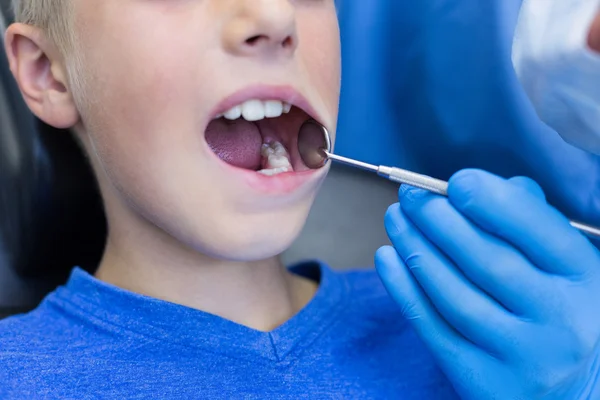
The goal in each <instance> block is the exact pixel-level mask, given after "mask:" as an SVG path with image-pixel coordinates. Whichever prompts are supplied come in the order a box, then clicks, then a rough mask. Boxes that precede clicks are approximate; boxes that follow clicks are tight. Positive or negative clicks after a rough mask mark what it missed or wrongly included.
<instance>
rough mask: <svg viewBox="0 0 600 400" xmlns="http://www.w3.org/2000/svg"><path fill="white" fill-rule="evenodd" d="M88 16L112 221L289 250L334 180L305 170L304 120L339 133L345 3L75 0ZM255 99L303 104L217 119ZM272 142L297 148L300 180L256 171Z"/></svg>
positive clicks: (201, 240) (83, 19) (87, 89)
mask: <svg viewBox="0 0 600 400" xmlns="http://www.w3.org/2000/svg"><path fill="white" fill-rule="evenodd" d="M75 20H76V21H77V22H76V34H77V37H78V40H79V41H78V46H77V47H78V48H79V51H80V53H81V59H82V68H81V72H82V74H83V76H82V78H83V79H82V82H84V83H83V84H82V88H83V93H79V95H78V96H77V97H78V98H79V99H85V100H84V101H78V102H77V103H78V109H79V112H80V114H81V120H82V126H83V127H84V129H83V130H82V132H81V134H82V137H83V142H84V144H85V146H86V147H87V150H88V152H89V153H90V155H91V159H92V163H93V164H94V166H95V169H96V171H97V172H98V175H99V180H100V184H101V187H102V190H103V194H104V197H105V201H106V203H107V213H108V215H109V221H110V223H111V224H112V225H115V224H116V225H118V224H119V223H121V222H120V221H119V218H116V217H115V216H116V215H119V213H120V212H122V211H123V210H126V212H129V213H134V214H135V215H141V216H142V217H143V218H145V219H147V220H149V221H150V222H151V224H153V225H156V226H158V227H160V228H162V229H164V230H165V231H167V232H168V233H169V234H171V235H173V236H174V237H175V238H177V239H178V240H179V241H181V242H183V243H185V244H186V245H189V246H191V247H193V248H194V249H196V250H198V251H200V252H202V253H204V254H207V255H209V256H212V257H216V258H223V259H230V260H257V259H262V258H266V257H271V256H273V255H276V254H278V253H280V252H282V251H283V250H285V249H286V248H287V247H288V246H289V245H290V243H291V242H292V241H293V240H294V238H295V237H296V235H297V234H298V232H299V231H300V229H301V228H302V226H303V224H304V222H305V219H306V216H307V214H308V211H309V208H310V206H311V204H312V201H313V198H314V196H315V194H316V191H317V189H318V186H319V184H320V183H321V181H322V180H323V178H324V176H325V173H326V171H325V169H323V170H320V171H304V172H299V171H301V170H303V169H305V168H303V165H302V163H301V162H300V161H299V159H298V157H297V154H295V150H296V147H295V146H296V145H295V138H296V135H297V133H298V129H299V127H300V124H301V123H302V122H304V121H305V120H307V119H308V118H309V115H310V117H313V118H315V119H317V120H318V121H319V122H321V123H322V124H323V125H325V126H326V127H327V128H329V130H330V131H331V132H334V131H335V123H336V118H337V106H338V96H339V82H340V65H339V64H340V49H339V32H338V26H337V17H336V11H335V7H334V0H88V1H77V2H75ZM232 96H233V97H232ZM251 99H259V100H284V101H288V102H291V103H292V104H294V105H295V106H296V107H294V109H292V111H291V112H290V113H289V114H285V113H284V114H282V116H281V117H279V118H272V119H267V120H263V121H259V122H256V123H250V122H245V121H243V120H239V121H237V122H236V123H226V122H225V120H221V121H218V122H212V123H211V121H213V120H214V119H215V117H217V115H218V114H222V113H224V112H225V111H226V110H227V109H230V108H232V107H233V106H235V105H237V104H241V103H243V102H245V101H246V100H251ZM302 99H304V100H302ZM274 104H275V106H274V108H275V111H274V112H275V113H276V114H278V113H281V111H277V108H278V107H277V105H276V103H274ZM250 111H252V110H251V109H250ZM255 111H256V110H255ZM259 114H260V111H259ZM249 119H252V118H249ZM209 124H211V127H210V129H209V130H208V131H209V132H212V133H209V135H206V132H207V127H208V125H209ZM207 136H210V138H209V139H210V140H209V139H207ZM267 136H268V137H270V138H274V139H278V140H279V141H281V142H283V143H284V145H285V146H286V147H287V150H288V151H289V152H290V153H291V160H290V161H291V164H292V165H293V166H294V169H295V170H296V172H293V173H287V174H281V175H276V176H272V177H268V176H265V175H262V174H259V173H258V172H256V170H257V169H260V168H258V167H257V166H256V163H257V162H258V163H260V161H261V160H260V156H259V155H258V154H259V152H260V145H261V144H262V142H264V140H266V139H265V138H266V137H267ZM209 141H210V142H211V143H210V145H209V143H208V142H209ZM211 147H212V148H215V149H218V153H219V154H221V157H222V158H227V157H230V158H229V161H230V162H233V163H237V165H244V166H245V167H246V168H251V169H242V168H238V167H234V166H232V165H230V164H228V163H226V162H225V161H223V160H222V159H220V158H219V157H218V156H217V155H216V152H215V151H212V150H211ZM257 152H258V153H257ZM112 208H116V209H121V211H119V212H114V210H112ZM111 216H112V217H111Z"/></svg>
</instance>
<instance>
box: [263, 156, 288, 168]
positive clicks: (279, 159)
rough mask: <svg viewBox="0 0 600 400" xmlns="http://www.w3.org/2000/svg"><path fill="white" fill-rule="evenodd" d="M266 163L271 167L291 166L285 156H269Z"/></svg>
mask: <svg viewBox="0 0 600 400" xmlns="http://www.w3.org/2000/svg"><path fill="white" fill-rule="evenodd" d="M267 165H268V166H269V167H271V168H283V167H291V166H292V164H290V160H289V159H288V158H287V157H286V156H270V157H269V160H268V162H267Z"/></svg>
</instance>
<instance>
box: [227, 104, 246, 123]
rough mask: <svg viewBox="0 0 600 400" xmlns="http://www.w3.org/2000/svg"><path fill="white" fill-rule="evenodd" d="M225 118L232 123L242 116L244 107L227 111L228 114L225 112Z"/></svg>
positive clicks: (236, 107)
mask: <svg viewBox="0 0 600 400" xmlns="http://www.w3.org/2000/svg"><path fill="white" fill-rule="evenodd" d="M223 116H224V117H225V118H227V119H230V120H232V121H233V120H234V119H238V118H239V117H241V116H242V106H235V107H232V108H231V109H230V110H227V112H225V114H223Z"/></svg>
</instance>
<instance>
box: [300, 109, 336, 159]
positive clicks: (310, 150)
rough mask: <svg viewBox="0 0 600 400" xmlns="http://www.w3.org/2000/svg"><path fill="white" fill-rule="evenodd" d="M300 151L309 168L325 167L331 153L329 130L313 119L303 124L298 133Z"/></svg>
mask: <svg viewBox="0 0 600 400" xmlns="http://www.w3.org/2000/svg"><path fill="white" fill-rule="evenodd" d="M298 151H299V152H300V157H301V158H302V161H304V164H305V165H306V166H307V167H308V168H310V169H319V168H321V167H323V166H324V165H325V164H326V163H327V159H328V153H329V152H330V151H331V137H330V136H329V132H328V131H327V129H326V128H325V127H324V126H323V125H321V124H319V123H318V122H317V121H315V120H313V119H310V120H308V121H306V122H305V123H304V124H302V126H301V127H300V132H299V133H298Z"/></svg>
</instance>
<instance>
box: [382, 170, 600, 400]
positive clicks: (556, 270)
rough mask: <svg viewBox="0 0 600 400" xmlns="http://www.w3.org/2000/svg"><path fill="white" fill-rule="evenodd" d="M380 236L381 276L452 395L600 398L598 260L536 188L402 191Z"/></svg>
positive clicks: (464, 178)
mask: <svg viewBox="0 0 600 400" xmlns="http://www.w3.org/2000/svg"><path fill="white" fill-rule="evenodd" d="M385 226H386V229H387V231H388V234H389V237H390V239H391V240H392V242H393V244H394V246H395V249H394V248H393V247H385V248H382V249H380V250H379V251H378V253H377V255H376V265H377V269H378V271H379V274H380V276H381V278H382V279H383V281H384V283H385V285H386V287H387V289H388V291H389V293H390V294H391V295H392V297H393V298H394V299H395V300H396V302H397V303H398V304H399V305H400V307H401V309H402V313H403V314H404V316H405V317H406V318H407V319H408V320H409V321H410V323H411V324H412V326H413V327H414V328H415V330H416V332H417V333H418V334H419V336H420V337H421V338H422V339H423V340H424V342H425V343H426V344H427V346H428V347H429V349H431V351H432V352H433V354H434V355H435V357H436V358H437V360H438V362H439V365H440V367H441V368H442V369H443V370H444V371H445V373H446V374H447V376H448V378H449V379H450V381H452V382H453V384H454V386H455V389H456V390H457V392H458V393H459V395H461V396H462V397H463V398H465V399H474V400H475V399H477V400H481V399H502V400H508V399H556V400H579V399H599V398H600V381H599V376H598V371H599V368H600V359H599V358H598V355H599V351H598V343H599V339H600V253H599V252H598V250H597V249H596V248H595V247H594V246H592V245H591V244H590V242H589V241H588V240H587V238H586V237H584V236H583V235H582V234H580V233H579V232H578V231H577V230H575V229H574V228H572V227H571V226H570V225H569V222H568V220H567V219H566V218H565V217H564V216H563V215H562V214H560V213H559V212H557V211H556V210H555V209H554V208H552V207H550V206H548V205H547V203H546V201H545V199H544V194H543V192H542V190H541V189H540V187H539V186H538V185H537V184H536V183H535V182H534V181H532V180H529V179H526V178H513V179H510V180H505V179H503V178H500V177H497V176H495V175H492V174H489V173H487V172H483V171H478V170H464V171H461V172H459V173H457V174H456V175H455V176H453V177H452V179H451V180H450V183H449V198H444V197H441V196H437V195H433V194H430V193H428V192H425V191H422V190H419V189H413V188H410V187H403V188H401V190H400V204H396V205H394V206H392V207H391V208H390V209H389V211H388V212H387V214H386V218H385Z"/></svg>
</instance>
